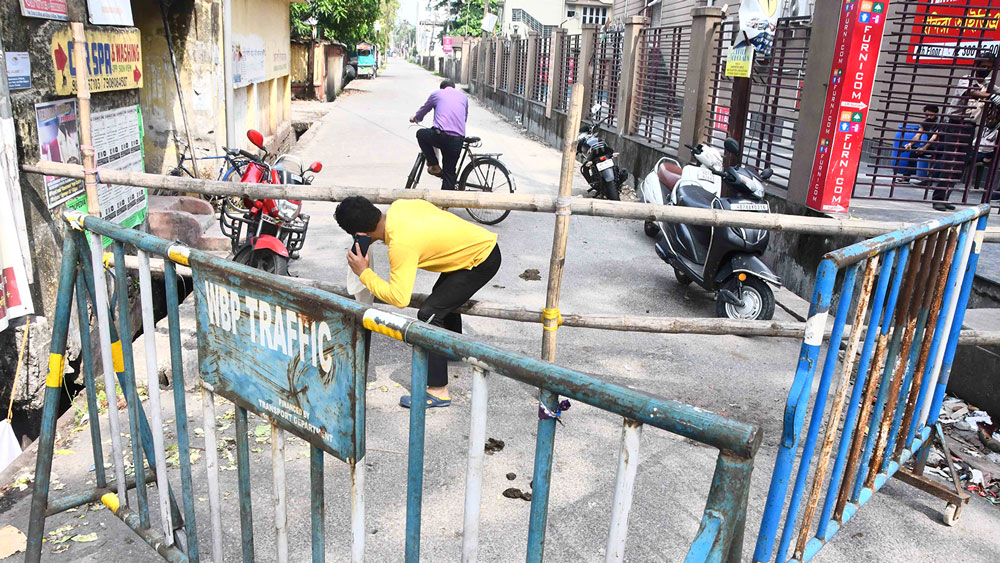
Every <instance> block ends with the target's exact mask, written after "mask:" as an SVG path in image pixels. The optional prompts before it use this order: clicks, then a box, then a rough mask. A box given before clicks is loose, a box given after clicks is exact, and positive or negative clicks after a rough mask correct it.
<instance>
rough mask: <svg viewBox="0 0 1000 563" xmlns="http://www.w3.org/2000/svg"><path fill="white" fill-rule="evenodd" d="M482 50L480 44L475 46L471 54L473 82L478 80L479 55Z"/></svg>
mask: <svg viewBox="0 0 1000 563" xmlns="http://www.w3.org/2000/svg"><path fill="white" fill-rule="evenodd" d="M482 48H483V46H482V44H479V45H476V46H475V48H474V50H473V52H472V78H473V79H475V80H479V53H480V49H482Z"/></svg>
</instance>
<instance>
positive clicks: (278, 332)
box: [273, 305, 288, 356]
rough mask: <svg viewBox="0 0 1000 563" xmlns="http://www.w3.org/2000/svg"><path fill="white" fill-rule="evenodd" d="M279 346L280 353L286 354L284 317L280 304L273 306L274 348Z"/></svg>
mask: <svg viewBox="0 0 1000 563" xmlns="http://www.w3.org/2000/svg"><path fill="white" fill-rule="evenodd" d="M278 348H281V353H282V354H285V355H286V356H287V355H288V346H286V342H285V319H284V318H283V314H282V310H281V305H275V306H274V348H273V349H274V350H277V349H278Z"/></svg>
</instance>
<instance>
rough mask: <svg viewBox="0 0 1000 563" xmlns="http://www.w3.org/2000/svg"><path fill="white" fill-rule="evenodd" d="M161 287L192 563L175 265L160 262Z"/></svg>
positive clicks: (194, 542)
mask: <svg viewBox="0 0 1000 563" xmlns="http://www.w3.org/2000/svg"><path fill="white" fill-rule="evenodd" d="M163 284H164V291H165V292H166V294H167V322H168V323H169V332H170V373H171V379H172V381H171V385H172V386H173V388H174V419H175V420H176V421H177V455H178V456H179V458H180V465H181V497H182V499H183V501H184V521H185V526H184V532H185V539H186V540H187V556H188V559H190V560H191V562H192V563H197V562H198V560H199V558H198V526H197V524H196V523H195V516H194V485H193V483H192V480H191V442H190V436H189V434H188V420H187V396H186V393H185V386H184V364H183V358H182V357H181V325H180V317H179V313H178V309H177V308H178V305H179V304H178V302H177V272H176V269H175V268H174V263H173V262H171V261H169V260H164V262H163Z"/></svg>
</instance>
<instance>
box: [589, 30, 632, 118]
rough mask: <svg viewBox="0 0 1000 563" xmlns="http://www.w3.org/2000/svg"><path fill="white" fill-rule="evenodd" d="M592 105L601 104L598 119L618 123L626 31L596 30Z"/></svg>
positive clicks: (591, 90) (591, 89) (591, 83)
mask: <svg viewBox="0 0 1000 563" xmlns="http://www.w3.org/2000/svg"><path fill="white" fill-rule="evenodd" d="M595 35H596V37H595V40H594V69H593V75H592V76H591V82H590V85H591V88H590V92H591V99H590V105H592V106H593V105H595V104H600V107H601V109H600V112H599V113H598V115H597V119H605V120H606V122H607V123H608V124H609V125H612V126H616V125H618V111H617V110H618V83H619V82H621V79H622V47H623V42H624V38H625V32H624V31H608V32H604V33H601V32H599V31H598V32H595Z"/></svg>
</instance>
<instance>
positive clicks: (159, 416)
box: [119, 149, 193, 545]
mask: <svg viewBox="0 0 1000 563" xmlns="http://www.w3.org/2000/svg"><path fill="white" fill-rule="evenodd" d="M192 150H193V149H192ZM138 256H139V301H140V303H141V306H142V334H143V341H144V343H145V345H146V386H147V390H148V391H149V406H150V408H151V410H152V411H153V412H152V413H151V414H150V417H151V418H152V421H151V426H152V431H153V451H154V452H155V453H156V468H155V470H156V489H157V491H159V495H157V497H158V499H159V502H160V524H161V525H162V527H163V538H164V541H165V542H166V543H167V545H173V523H172V522H171V520H170V495H169V494H167V491H168V490H169V488H170V485H169V484H168V483H167V456H166V452H165V450H164V446H163V411H162V409H161V406H160V378H159V375H158V373H157V372H158V370H159V365H158V363H157V360H156V320H155V319H154V318H153V282H152V280H150V276H149V254H147V253H145V252H143V251H142V250H139V251H138ZM123 269H124V268H123ZM119 291H122V292H123V293H127V292H126V291H124V288H123V287H119ZM123 314H124V313H123ZM178 455H179V451H178Z"/></svg>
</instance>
